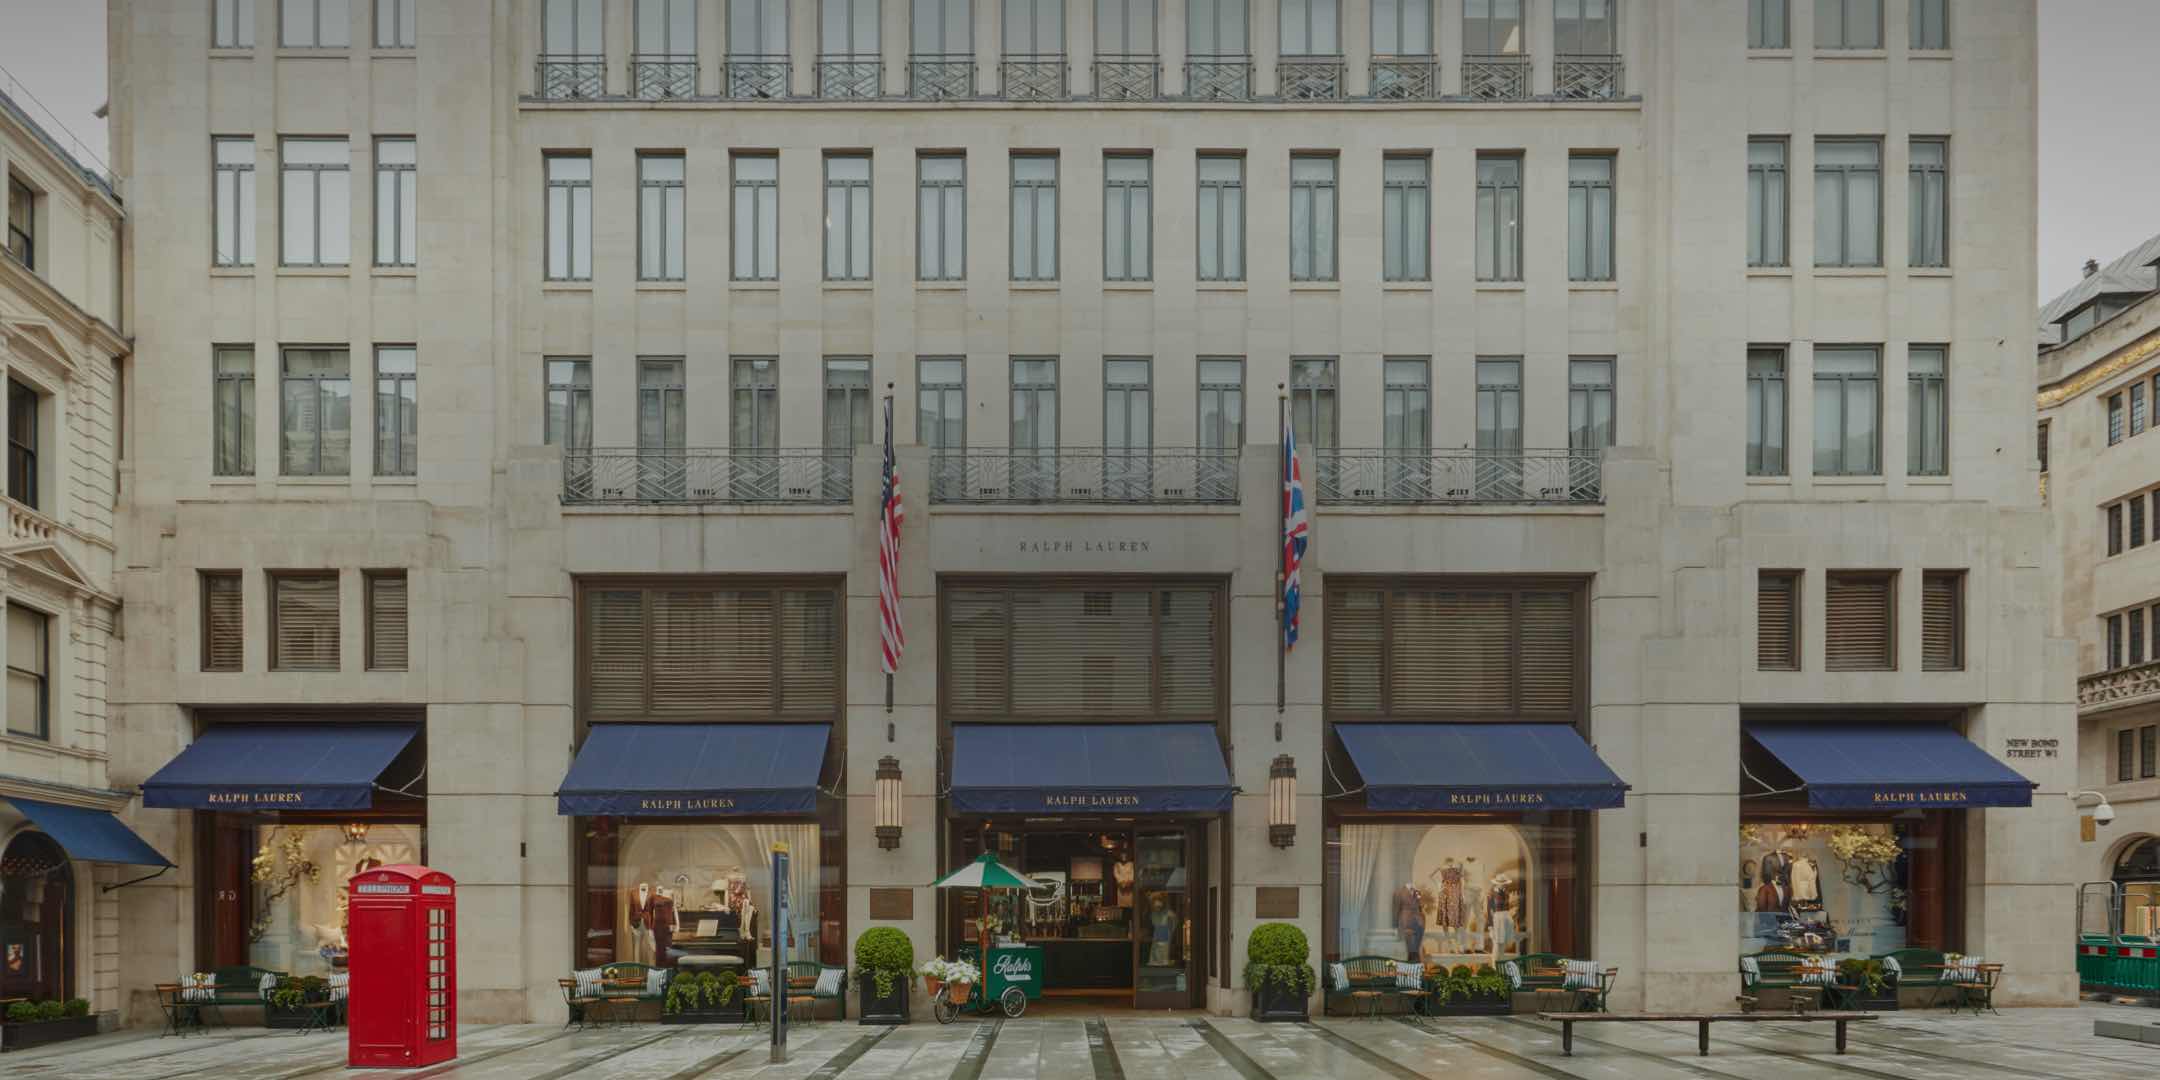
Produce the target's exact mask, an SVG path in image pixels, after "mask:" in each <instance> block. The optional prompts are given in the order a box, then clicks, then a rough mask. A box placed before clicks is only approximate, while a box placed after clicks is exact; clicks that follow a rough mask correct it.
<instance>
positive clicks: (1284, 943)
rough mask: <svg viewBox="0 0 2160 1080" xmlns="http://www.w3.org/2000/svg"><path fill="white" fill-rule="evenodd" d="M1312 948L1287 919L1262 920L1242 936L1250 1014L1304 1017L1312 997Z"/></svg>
mask: <svg viewBox="0 0 2160 1080" xmlns="http://www.w3.org/2000/svg"><path fill="white" fill-rule="evenodd" d="M1311 957H1312V948H1311V947H1310V946H1309V945H1307V944H1306V942H1305V931H1303V930H1300V929H1298V928H1297V927H1295V926H1292V925H1291V924H1289V923H1261V924H1260V925H1259V926H1255V927H1253V932H1252V935H1251V936H1250V937H1247V938H1246V939H1245V986H1246V988H1248V989H1250V990H1251V991H1252V1018H1253V1019H1255V1020H1260V1021H1294V1022H1300V1023H1302V1022H1303V1021H1304V1020H1305V1019H1306V1016H1305V1003H1306V1001H1307V1000H1308V999H1309V998H1311V997H1312V988H1313V969H1312V964H1311V962H1310V961H1311Z"/></svg>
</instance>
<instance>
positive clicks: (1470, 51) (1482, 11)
mask: <svg viewBox="0 0 2160 1080" xmlns="http://www.w3.org/2000/svg"><path fill="white" fill-rule="evenodd" d="M1522 9H1523V5H1522V0H1463V9H1462V10H1463V55H1465V56H1515V55H1519V54H1521V53H1522V52H1524V51H1525V46H1524V43H1523V17H1522V16H1523V11H1522Z"/></svg>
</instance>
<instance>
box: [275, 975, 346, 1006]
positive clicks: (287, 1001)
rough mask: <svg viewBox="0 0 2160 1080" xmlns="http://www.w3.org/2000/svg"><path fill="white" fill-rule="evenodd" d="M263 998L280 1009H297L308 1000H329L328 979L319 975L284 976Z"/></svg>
mask: <svg viewBox="0 0 2160 1080" xmlns="http://www.w3.org/2000/svg"><path fill="white" fill-rule="evenodd" d="M263 1000H265V1001H267V1002H269V1003H270V1004H271V1005H272V1006H274V1007H276V1008H280V1009H297V1008H299V1007H300V1006H302V1005H304V1004H306V1003H308V1002H310V1001H328V1000H330V981H329V980H328V979H325V978H323V977H322V976H320V975H301V976H299V977H297V978H295V977H293V976H286V977H285V978H282V979H279V980H278V982H277V985H276V986H274V987H272V988H271V989H270V996H269V997H267V998H264V999H263Z"/></svg>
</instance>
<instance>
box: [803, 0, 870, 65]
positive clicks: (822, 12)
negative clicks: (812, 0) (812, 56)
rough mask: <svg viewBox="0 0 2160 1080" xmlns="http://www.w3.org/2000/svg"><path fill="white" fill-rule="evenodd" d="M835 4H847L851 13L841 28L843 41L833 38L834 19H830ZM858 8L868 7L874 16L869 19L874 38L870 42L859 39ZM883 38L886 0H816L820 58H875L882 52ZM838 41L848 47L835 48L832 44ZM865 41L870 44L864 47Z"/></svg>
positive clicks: (848, 11)
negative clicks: (884, 2)
mask: <svg viewBox="0 0 2160 1080" xmlns="http://www.w3.org/2000/svg"><path fill="white" fill-rule="evenodd" d="M833 4H841V5H843V6H845V7H846V8H847V13H848V16H849V17H848V18H847V19H845V20H842V21H843V22H844V23H845V26H843V27H842V28H841V30H840V33H839V37H840V38H841V39H842V40H840V41H838V42H836V41H834V40H833V20H832V19H830V18H828V16H830V15H831V14H832V10H831V8H832V5H833ZM857 7H868V8H869V9H870V13H871V15H872V18H871V19H870V38H871V40H870V41H868V42H867V43H866V42H862V41H859V40H857V39H856V34H855V29H856V27H855V21H856V20H855V18H854V16H855V14H856V8H857ZM884 40H885V25H884V12H883V0H817V42H818V49H817V55H818V59H820V60H868V61H875V60H878V59H879V58H880V56H881V55H882V50H883V48H884ZM835 44H844V45H846V46H847V48H845V49H834V48H831V47H830V46H832V45H835ZM865 44H867V45H868V46H869V47H868V48H864V47H863V46H864V45H865Z"/></svg>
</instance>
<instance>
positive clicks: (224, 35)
mask: <svg viewBox="0 0 2160 1080" xmlns="http://www.w3.org/2000/svg"><path fill="white" fill-rule="evenodd" d="M210 12H211V14H210V47H211V48H213V49H252V48H254V47H255V0H211V3H210Z"/></svg>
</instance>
